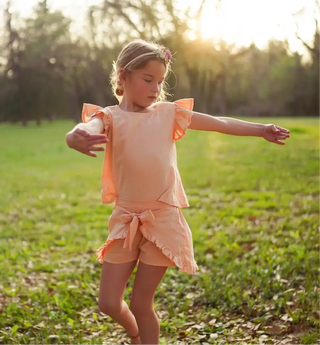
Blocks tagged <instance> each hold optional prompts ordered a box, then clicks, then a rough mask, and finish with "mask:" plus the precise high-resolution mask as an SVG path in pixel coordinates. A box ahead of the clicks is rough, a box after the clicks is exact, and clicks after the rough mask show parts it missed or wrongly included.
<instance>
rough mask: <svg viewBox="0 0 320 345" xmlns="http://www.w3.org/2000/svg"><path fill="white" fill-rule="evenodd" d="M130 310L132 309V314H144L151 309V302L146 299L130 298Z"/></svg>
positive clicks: (137, 315)
mask: <svg viewBox="0 0 320 345" xmlns="http://www.w3.org/2000/svg"><path fill="white" fill-rule="evenodd" d="M130 310H131V311H132V314H133V315H134V316H136V317H139V316H140V315H146V314H148V312H149V311H152V310H153V306H152V302H149V303H148V301H146V299H143V298H141V299H138V298H136V299H132V300H131V301H130Z"/></svg>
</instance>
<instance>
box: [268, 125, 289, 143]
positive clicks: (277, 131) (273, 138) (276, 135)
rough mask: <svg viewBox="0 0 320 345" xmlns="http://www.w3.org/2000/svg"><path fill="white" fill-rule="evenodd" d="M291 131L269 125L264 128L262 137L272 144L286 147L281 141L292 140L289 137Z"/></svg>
mask: <svg viewBox="0 0 320 345" xmlns="http://www.w3.org/2000/svg"><path fill="white" fill-rule="evenodd" d="M289 133H290V131H289V130H288V129H286V128H282V127H280V126H276V125H272V124H268V125H265V126H264V129H263V132H262V137H263V138H264V139H266V140H267V141H270V142H271V143H275V144H278V145H285V143H284V142H282V141H279V140H285V139H287V138H290V135H289Z"/></svg>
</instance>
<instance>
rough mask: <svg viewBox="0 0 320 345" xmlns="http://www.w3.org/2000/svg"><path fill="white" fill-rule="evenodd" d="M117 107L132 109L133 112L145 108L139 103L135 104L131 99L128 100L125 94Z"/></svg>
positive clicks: (125, 109) (126, 109)
mask: <svg viewBox="0 0 320 345" xmlns="http://www.w3.org/2000/svg"><path fill="white" fill-rule="evenodd" d="M119 108H121V109H122V110H124V111H133V112H139V111H141V110H144V109H146V108H144V107H141V106H140V105H139V104H136V103H135V102H133V101H130V100H128V99H127V98H126V97H125V96H123V98H122V100H121V102H120V104H119Z"/></svg>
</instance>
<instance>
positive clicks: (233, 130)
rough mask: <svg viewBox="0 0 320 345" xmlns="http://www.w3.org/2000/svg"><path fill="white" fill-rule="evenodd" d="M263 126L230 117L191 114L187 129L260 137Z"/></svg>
mask: <svg viewBox="0 0 320 345" xmlns="http://www.w3.org/2000/svg"><path fill="white" fill-rule="evenodd" d="M264 127H265V125H264V124H262V123H255V122H247V121H242V120H238V119H235V118H232V117H217V116H211V115H207V114H203V113H198V112H196V111H195V112H193V115H192V118H191V123H190V125H189V127H188V128H189V129H196V130H200V131H214V132H220V133H225V134H231V135H248V136H256V137H261V136H262V134H263V130H264Z"/></svg>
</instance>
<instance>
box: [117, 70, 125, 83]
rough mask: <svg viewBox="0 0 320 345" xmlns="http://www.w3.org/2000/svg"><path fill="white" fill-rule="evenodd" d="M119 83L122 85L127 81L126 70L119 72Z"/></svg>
mask: <svg viewBox="0 0 320 345" xmlns="http://www.w3.org/2000/svg"><path fill="white" fill-rule="evenodd" d="M119 81H120V83H121V84H123V83H125V82H126V81H127V71H126V70H125V69H124V68H121V69H120V70H119Z"/></svg>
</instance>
